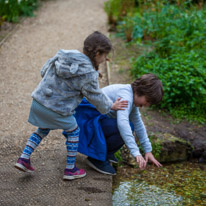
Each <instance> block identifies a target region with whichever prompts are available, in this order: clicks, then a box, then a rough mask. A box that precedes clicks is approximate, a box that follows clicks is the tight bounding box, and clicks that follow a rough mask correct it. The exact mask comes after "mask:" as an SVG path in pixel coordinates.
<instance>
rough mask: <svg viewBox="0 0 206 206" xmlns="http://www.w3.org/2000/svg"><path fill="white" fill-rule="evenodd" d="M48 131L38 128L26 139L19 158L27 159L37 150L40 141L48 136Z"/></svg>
mask: <svg viewBox="0 0 206 206" xmlns="http://www.w3.org/2000/svg"><path fill="white" fill-rule="evenodd" d="M49 131H50V129H41V128H38V129H37V130H36V131H35V132H34V133H32V135H31V136H30V138H29V139H28V141H27V143H26V146H25V148H24V151H23V153H22V154H21V158H25V159H29V158H30V156H31V154H32V152H33V151H34V150H35V149H36V148H37V146H38V145H39V144H40V142H41V141H42V139H43V138H44V137H46V136H47V135H48V134H49Z"/></svg>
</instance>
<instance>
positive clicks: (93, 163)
mask: <svg viewBox="0 0 206 206" xmlns="http://www.w3.org/2000/svg"><path fill="white" fill-rule="evenodd" d="M87 164H88V165H89V166H90V167H92V168H93V169H95V170H96V171H98V172H100V173H103V174H107V175H116V171H115V169H114V167H112V166H111V165H110V164H109V161H107V160H106V161H100V160H96V159H93V158H91V157H88V158H87Z"/></svg>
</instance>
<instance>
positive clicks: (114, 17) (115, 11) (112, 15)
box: [104, 0, 135, 25]
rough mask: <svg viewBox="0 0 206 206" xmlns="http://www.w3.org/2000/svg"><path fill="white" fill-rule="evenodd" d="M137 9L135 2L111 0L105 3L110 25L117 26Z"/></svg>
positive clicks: (131, 0)
mask: <svg viewBox="0 0 206 206" xmlns="http://www.w3.org/2000/svg"><path fill="white" fill-rule="evenodd" d="M134 8H135V0H109V1H107V2H105V4H104V9H105V11H106V13H107V15H108V20H109V23H110V24H114V25H116V24H117V22H118V21H119V20H121V18H122V17H123V16H126V14H127V13H128V12H129V11H132V10H133V9H134Z"/></svg>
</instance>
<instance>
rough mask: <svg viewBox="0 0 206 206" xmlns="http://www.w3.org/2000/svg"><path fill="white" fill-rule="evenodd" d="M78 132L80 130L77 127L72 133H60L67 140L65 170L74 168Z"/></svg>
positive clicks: (65, 131)
mask: <svg viewBox="0 0 206 206" xmlns="http://www.w3.org/2000/svg"><path fill="white" fill-rule="evenodd" d="M79 132H80V129H79V127H78V128H77V129H75V130H74V131H72V132H70V131H67V130H64V131H63V133H62V134H63V135H64V136H65V137H66V138H67V140H66V145H67V166H66V168H67V169H73V168H74V166H75V160H76V155H77V150H78V144H79Z"/></svg>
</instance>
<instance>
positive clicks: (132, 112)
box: [102, 84, 152, 157]
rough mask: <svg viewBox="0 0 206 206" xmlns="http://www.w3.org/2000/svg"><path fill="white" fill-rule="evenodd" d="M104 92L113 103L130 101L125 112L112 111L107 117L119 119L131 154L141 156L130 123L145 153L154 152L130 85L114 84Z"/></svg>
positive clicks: (118, 123)
mask: <svg viewBox="0 0 206 206" xmlns="http://www.w3.org/2000/svg"><path fill="white" fill-rule="evenodd" d="M102 90H103V92H104V93H105V94H106V95H107V96H108V97H109V98H110V99H111V100H112V101H113V102H115V100H116V99H117V98H119V97H120V98H121V100H127V101H128V108H125V110H118V111H114V110H111V111H110V112H109V113H108V114H107V115H108V116H109V117H112V118H117V125H118V129H119V131H120V135H121V137H122V138H123V140H124V142H125V144H126V145H127V147H128V148H129V150H130V153H131V154H132V155H133V156H134V157H136V156H137V155H141V153H140V151H139V148H138V146H137V144H136V142H135V137H134V135H133V133H132V129H131V127H130V123H129V122H130V121H131V122H132V123H133V125H134V130H135V133H136V135H137V137H138V139H139V141H140V144H141V146H142V147H143V150H144V152H145V153H147V152H151V151H152V146H151V143H150V141H149V138H148V135H147V132H146V128H145V126H144V123H143V121H142V118H141V114H140V112H139V108H138V107H136V106H135V105H134V103H133V91H132V87H131V85H130V84H113V85H109V86H107V87H104V88H103V89H102Z"/></svg>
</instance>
